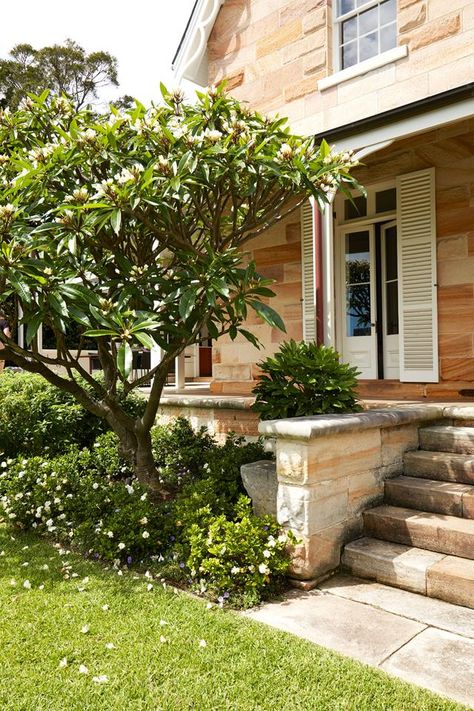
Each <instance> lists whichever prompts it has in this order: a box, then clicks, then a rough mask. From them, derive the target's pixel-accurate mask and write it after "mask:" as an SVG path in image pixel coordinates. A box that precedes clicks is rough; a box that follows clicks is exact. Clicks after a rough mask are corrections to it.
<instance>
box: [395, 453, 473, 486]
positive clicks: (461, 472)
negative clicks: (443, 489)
mask: <svg viewBox="0 0 474 711" xmlns="http://www.w3.org/2000/svg"><path fill="white" fill-rule="evenodd" d="M404 472H405V474H407V475H408V476H417V477H423V478H426V479H439V480H441V481H455V482H459V483H460V484H474V457H472V456H470V455H468V454H452V453H450V452H423V451H419V452H407V453H406V454H405V457H404Z"/></svg>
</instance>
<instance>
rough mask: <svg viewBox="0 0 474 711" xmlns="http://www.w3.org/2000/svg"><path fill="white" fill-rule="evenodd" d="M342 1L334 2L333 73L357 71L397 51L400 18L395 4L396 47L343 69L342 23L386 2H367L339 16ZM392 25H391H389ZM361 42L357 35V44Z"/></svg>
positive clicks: (378, 27) (377, 0)
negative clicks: (377, 58)
mask: <svg viewBox="0 0 474 711" xmlns="http://www.w3.org/2000/svg"><path fill="white" fill-rule="evenodd" d="M340 2H341V0H334V7H333V13H332V14H333V23H332V26H333V32H332V34H333V48H334V49H333V55H334V56H333V64H334V67H333V71H334V72H335V73H337V72H344V71H350V70H356V67H358V66H359V65H361V64H363V62H369V61H371V60H374V59H375V58H376V57H381V56H383V55H384V54H385V53H387V52H392V51H393V50H394V49H396V48H397V47H398V46H399V45H398V16H397V9H398V5H397V3H395V31H396V40H397V41H396V44H395V46H394V47H391V48H390V49H388V50H384V51H383V52H382V51H381V52H377V54H374V55H373V56H372V57H369V58H368V59H362V60H359V61H357V62H356V63H355V64H351V65H350V66H348V67H343V66H342V46H343V42H342V23H343V22H345V21H346V20H350V19H351V18H352V17H357V16H358V15H360V14H361V13H362V12H365V11H366V10H370V9H372V8H373V7H377V6H379V5H381V4H382V3H383V2H384V0H366V2H364V3H363V4H362V5H361V6H360V7H356V8H354V10H351V11H350V12H346V13H344V14H341V15H339V3H340ZM389 24H391V23H389ZM377 30H378V31H380V25H377ZM358 42H359V35H357V43H358Z"/></svg>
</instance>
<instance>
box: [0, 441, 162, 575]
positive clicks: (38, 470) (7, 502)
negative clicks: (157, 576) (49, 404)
mask: <svg viewBox="0 0 474 711" xmlns="http://www.w3.org/2000/svg"><path fill="white" fill-rule="evenodd" d="M113 438H114V436H113V435H111V434H106V435H103V436H102V437H100V438H99V439H98V440H97V442H96V444H97V445H98V446H97V447H94V448H93V449H92V450H87V449H83V450H78V449H71V450H70V451H69V452H68V453H67V454H65V455H62V456H59V457H55V458H53V459H42V458H41V457H31V458H30V459H21V458H17V459H16V460H6V461H4V462H2V466H1V468H0V494H1V503H2V505H3V508H4V511H5V515H6V518H7V519H8V520H9V521H10V522H12V523H14V524H16V525H17V526H21V527H22V528H26V529H28V528H32V529H36V530H37V531H38V532H39V533H50V534H53V535H54V536H55V537H57V538H59V539H60V540H68V541H69V542H70V543H74V544H76V545H79V546H81V547H83V548H85V549H86V550H87V551H88V552H89V553H90V554H95V555H96V557H101V558H106V559H120V560H121V561H122V562H131V560H132V559H133V560H135V559H136V558H139V559H141V558H143V557H144V556H147V555H152V554H154V553H156V552H157V550H159V548H160V546H161V541H160V535H161V531H162V527H163V526H162V520H161V518H162V512H161V511H160V510H159V509H157V508H156V507H154V506H153V505H152V504H151V503H150V502H149V500H148V494H147V492H146V491H145V489H144V488H143V487H142V486H141V485H140V484H139V483H138V482H137V481H136V480H135V479H134V478H133V477H132V476H131V475H130V473H129V471H128V468H127V465H126V464H125V463H121V464H120V460H119V458H118V456H117V446H116V443H115V448H114V447H111V446H110V444H111V441H113ZM102 444H104V448H103V447H102ZM107 452H108V453H109V454H110V455H112V456H111V459H110V461H109V462H107V461H106V459H107ZM112 470H113V471H112ZM125 474H129V476H127V478H123V476H124V475H125Z"/></svg>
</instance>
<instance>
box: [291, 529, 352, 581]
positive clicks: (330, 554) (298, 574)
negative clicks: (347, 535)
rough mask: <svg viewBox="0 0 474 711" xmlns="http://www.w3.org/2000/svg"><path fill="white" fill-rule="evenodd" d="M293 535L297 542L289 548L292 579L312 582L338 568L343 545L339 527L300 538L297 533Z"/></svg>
mask: <svg viewBox="0 0 474 711" xmlns="http://www.w3.org/2000/svg"><path fill="white" fill-rule="evenodd" d="M295 533H296V535H297V537H298V539H299V542H298V543H297V544H296V545H294V546H291V547H290V555H291V569H290V575H291V576H292V577H294V578H297V579H300V580H312V579H313V578H319V577H321V576H322V575H325V574H326V573H329V572H330V571H332V570H335V569H336V568H337V567H338V566H339V563H340V559H341V548H342V545H343V543H344V537H343V533H342V529H341V527H340V526H334V527H332V528H329V529H326V530H325V531H321V532H320V533H317V534H315V535H313V536H302V535H300V534H298V532H297V531H295Z"/></svg>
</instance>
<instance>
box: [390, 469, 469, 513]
mask: <svg viewBox="0 0 474 711" xmlns="http://www.w3.org/2000/svg"><path fill="white" fill-rule="evenodd" d="M470 490H471V487H469V486H467V485H466V484H455V483H453V482H449V481H432V480H430V479H423V478H421V479H419V478H416V477H407V476H400V477H397V478H396V479H390V480H389V481H386V482H385V500H386V502H387V503H389V504H393V505H394V506H403V507H406V508H411V509H418V510H419V511H433V512H435V513H444V514H447V515H448V516H462V515H463V498H464V494H465V493H469V491H470ZM473 501H474V500H473ZM466 518H467V517H466Z"/></svg>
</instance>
